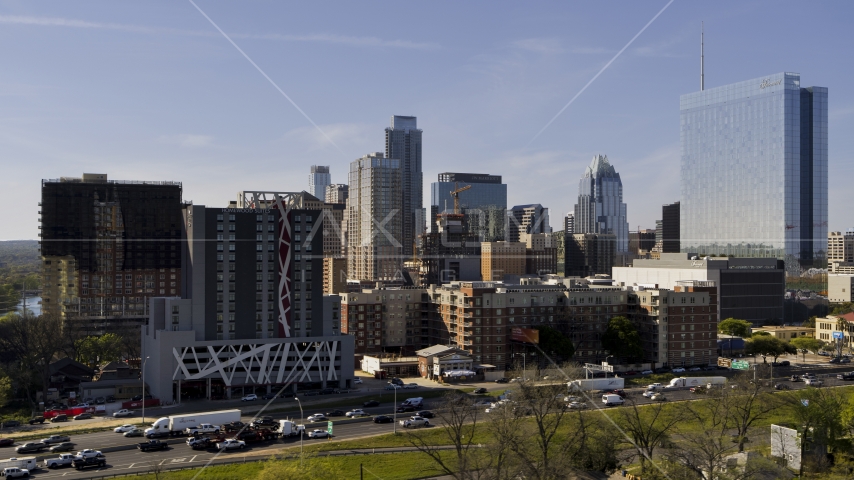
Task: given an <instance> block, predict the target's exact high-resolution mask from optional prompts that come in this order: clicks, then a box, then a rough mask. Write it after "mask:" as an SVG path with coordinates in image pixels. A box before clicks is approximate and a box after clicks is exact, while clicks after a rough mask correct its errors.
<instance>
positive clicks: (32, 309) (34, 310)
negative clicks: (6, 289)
mask: <svg viewBox="0 0 854 480" xmlns="http://www.w3.org/2000/svg"><path fill="white" fill-rule="evenodd" d="M41 301H42V297H27V298H26V302H27V313H29V314H31V315H41V314H42V305H41ZM23 308H24V302H23V301H20V302H18V305H16V306H15V311H16V312H22V311H23ZM6 313H8V312H0V315H5V314H6Z"/></svg>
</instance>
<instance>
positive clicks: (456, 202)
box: [451, 182, 471, 215]
mask: <svg viewBox="0 0 854 480" xmlns="http://www.w3.org/2000/svg"><path fill="white" fill-rule="evenodd" d="M470 188H471V185H466V186H465V187H463V188H459V185H457V182H454V189H453V190H451V196H452V197H454V213H455V214H457V215H459V214H460V192H465V191H466V190H468V189H470Z"/></svg>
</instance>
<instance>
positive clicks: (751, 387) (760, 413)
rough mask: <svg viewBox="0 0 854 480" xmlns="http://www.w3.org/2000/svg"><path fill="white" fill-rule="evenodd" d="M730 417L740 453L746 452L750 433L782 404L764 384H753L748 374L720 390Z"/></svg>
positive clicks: (736, 377)
mask: <svg viewBox="0 0 854 480" xmlns="http://www.w3.org/2000/svg"><path fill="white" fill-rule="evenodd" d="M718 401H720V403H721V405H722V406H723V407H724V408H725V409H726V410H727V412H728V415H729V426H730V428H732V429H734V430H735V434H736V441H737V445H738V451H739V452H743V451H744V444H745V443H746V441H747V438H748V437H747V434H748V431H749V430H750V429H751V428H753V426H754V425H755V424H756V423H757V422H760V421H762V420H764V419H766V418H768V416H769V415H770V414H771V412H773V411H774V410H775V409H776V408H778V407H780V404H781V402H780V401H779V399H778V398H776V397H775V396H774V395H772V394H771V391H770V389H769V388H767V387H764V386H762V382H753V380H752V379H751V378H750V377H749V376H748V375H747V374H741V375H737V376H735V377H732V378H731V379H730V383H729V384H728V385H726V386H725V387H724V388H723V389H722V390H720V396H719V397H718Z"/></svg>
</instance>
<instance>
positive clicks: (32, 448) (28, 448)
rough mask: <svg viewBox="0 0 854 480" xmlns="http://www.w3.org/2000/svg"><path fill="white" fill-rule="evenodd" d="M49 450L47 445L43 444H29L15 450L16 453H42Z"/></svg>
mask: <svg viewBox="0 0 854 480" xmlns="http://www.w3.org/2000/svg"><path fill="white" fill-rule="evenodd" d="M45 448H47V444H44V443H42V442H27V443H25V444H23V445H21V446H19V447H18V448H16V449H15V452H16V453H31V452H41V451H42V450H44V449H45Z"/></svg>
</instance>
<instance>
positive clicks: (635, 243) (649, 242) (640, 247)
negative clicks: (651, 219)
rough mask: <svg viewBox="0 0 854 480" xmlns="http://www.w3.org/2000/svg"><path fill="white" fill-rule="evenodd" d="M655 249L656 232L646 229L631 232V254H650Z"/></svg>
mask: <svg viewBox="0 0 854 480" xmlns="http://www.w3.org/2000/svg"><path fill="white" fill-rule="evenodd" d="M653 247H655V230H652V229H644V230H638V231H637V232H629V252H630V253H632V254H634V255H638V254H640V252H642V251H646V252H649V251H650V250H652V249H653Z"/></svg>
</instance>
